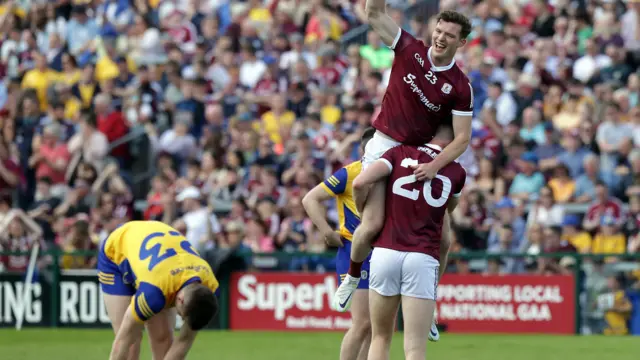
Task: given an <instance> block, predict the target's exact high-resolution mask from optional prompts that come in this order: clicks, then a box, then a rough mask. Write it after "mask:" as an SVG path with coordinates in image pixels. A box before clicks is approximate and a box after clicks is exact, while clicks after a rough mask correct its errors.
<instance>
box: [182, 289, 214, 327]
mask: <svg viewBox="0 0 640 360" xmlns="http://www.w3.org/2000/svg"><path fill="white" fill-rule="evenodd" d="M186 295H187V296H186V299H185V300H186V301H185V304H184V305H185V308H184V314H185V317H186V322H187V324H188V325H189V327H190V328H191V329H192V330H195V331H198V330H200V329H202V328H204V327H205V326H207V325H209V323H210V322H211V319H213V317H214V316H215V315H216V314H217V313H218V299H217V298H216V296H215V295H214V294H213V291H211V289H209V288H208V287H206V286H204V285H202V284H194V285H192V286H191V289H189V292H188V293H187V294H186Z"/></svg>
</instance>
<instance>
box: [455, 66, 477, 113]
mask: <svg viewBox="0 0 640 360" xmlns="http://www.w3.org/2000/svg"><path fill="white" fill-rule="evenodd" d="M456 93H457V94H456V95H457V96H456V98H455V104H454V105H453V110H451V114H453V115H460V116H472V115H473V88H472V87H471V83H470V82H469V79H468V78H467V77H466V76H462V79H461V80H460V83H459V84H458V86H457V89H456Z"/></svg>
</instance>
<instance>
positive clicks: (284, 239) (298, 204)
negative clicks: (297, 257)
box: [276, 198, 313, 252]
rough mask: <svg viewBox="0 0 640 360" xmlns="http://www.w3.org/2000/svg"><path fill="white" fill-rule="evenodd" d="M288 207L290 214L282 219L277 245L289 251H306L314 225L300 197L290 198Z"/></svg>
mask: <svg viewBox="0 0 640 360" xmlns="http://www.w3.org/2000/svg"><path fill="white" fill-rule="evenodd" d="M287 208H288V210H289V214H290V215H289V216H288V217H286V218H285V219H284V220H283V221H282V227H281V229H280V232H279V233H278V236H277V239H276V241H277V246H278V248H281V249H283V250H284V251H287V252H293V251H304V250H305V248H306V243H307V240H308V239H309V238H310V237H311V229H312V227H313V225H312V223H311V220H309V218H307V217H306V214H305V212H304V208H303V207H302V201H301V199H300V198H292V199H290V200H289V204H288V206H287Z"/></svg>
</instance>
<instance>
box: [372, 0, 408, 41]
mask: <svg viewBox="0 0 640 360" xmlns="http://www.w3.org/2000/svg"><path fill="white" fill-rule="evenodd" d="M365 12H366V14H367V21H368V22H369V25H371V27H372V28H373V31H375V32H376V33H377V34H378V35H379V36H380V39H381V40H382V42H384V44H385V45H387V46H389V47H391V46H393V44H394V41H395V40H396V37H397V36H398V34H399V33H400V27H399V26H398V24H396V23H395V22H394V21H393V19H392V18H391V17H390V16H389V15H388V14H387V2H386V0H367V2H366V4H365Z"/></svg>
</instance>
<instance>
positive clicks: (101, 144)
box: [68, 113, 109, 169]
mask: <svg viewBox="0 0 640 360" xmlns="http://www.w3.org/2000/svg"><path fill="white" fill-rule="evenodd" d="M96 126H97V125H96V122H95V118H94V117H93V116H91V115H89V114H86V113H85V114H83V115H82V116H81V120H80V129H79V131H78V132H77V133H76V134H75V135H74V136H72V137H71V139H70V140H69V143H68V149H69V153H71V155H72V157H73V158H74V159H80V158H82V159H83V161H85V162H87V163H89V164H91V165H92V166H93V167H95V168H96V169H102V167H103V165H104V159H105V156H107V154H108V152H109V140H108V139H107V137H106V136H105V135H104V134H103V133H101V132H100V131H99V130H98V129H97V127H96ZM71 164H72V166H74V161H73V160H72V162H71ZM76 164H77V160H76Z"/></svg>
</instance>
